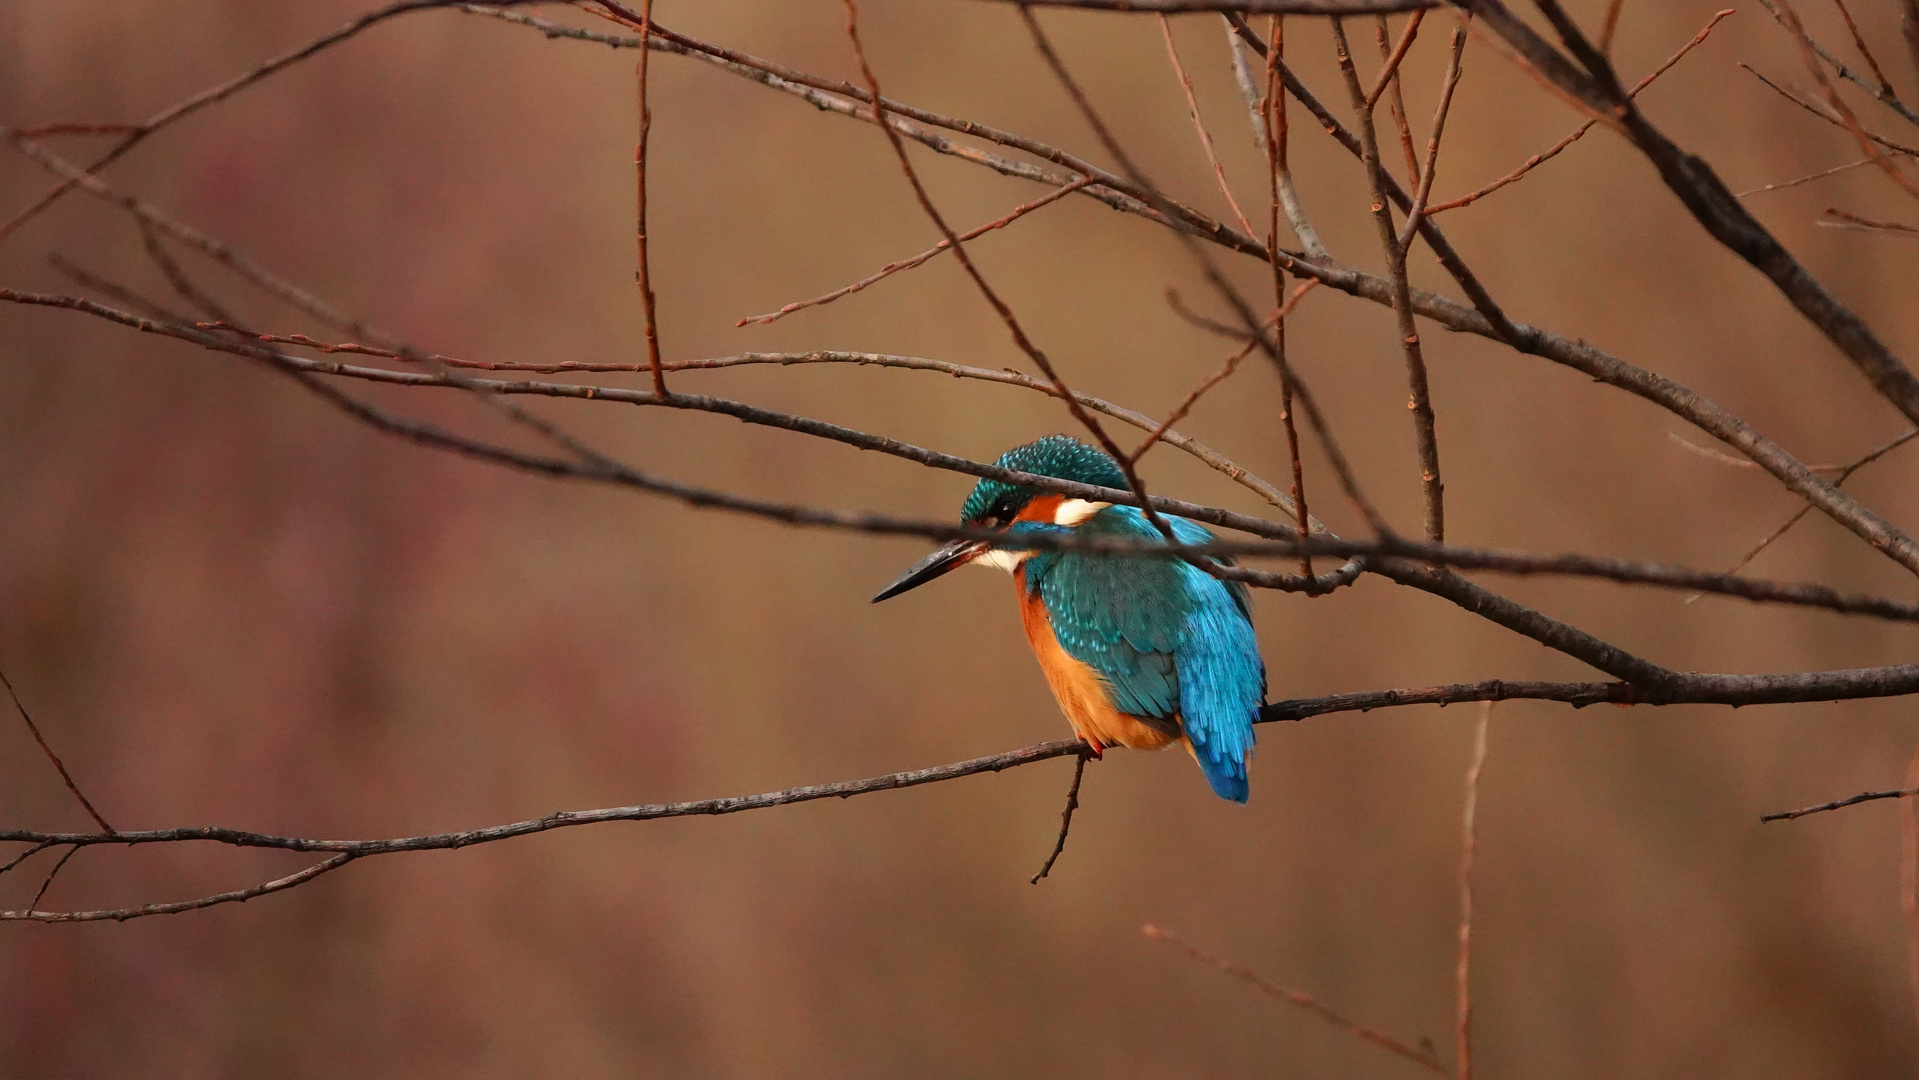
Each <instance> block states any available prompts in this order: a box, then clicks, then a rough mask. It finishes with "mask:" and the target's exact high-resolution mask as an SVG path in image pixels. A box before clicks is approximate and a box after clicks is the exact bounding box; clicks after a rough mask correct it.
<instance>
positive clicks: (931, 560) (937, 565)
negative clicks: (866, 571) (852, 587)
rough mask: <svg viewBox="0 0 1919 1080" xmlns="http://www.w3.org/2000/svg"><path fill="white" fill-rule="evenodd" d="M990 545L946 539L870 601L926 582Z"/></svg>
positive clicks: (965, 562)
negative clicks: (945, 541)
mask: <svg viewBox="0 0 1919 1080" xmlns="http://www.w3.org/2000/svg"><path fill="white" fill-rule="evenodd" d="M991 546H992V545H991V544H989V543H987V542H986V541H984V540H951V541H948V542H947V543H945V544H942V545H940V547H939V549H938V550H936V551H934V552H933V553H932V554H931V555H928V556H927V557H926V558H924V559H921V560H920V561H919V562H916V563H914V564H913V565H912V567H911V568H910V569H908V570H907V571H906V573H904V574H901V575H900V576H899V577H898V578H896V579H894V581H893V583H892V584H891V585H888V586H887V587H886V588H884V589H881V590H880V591H879V593H878V595H876V596H874V597H873V600H872V602H873V603H875V604H877V603H879V602H880V601H881V600H886V599H890V598H892V597H895V596H898V595H899V594H901V593H903V592H905V591H906V590H908V589H913V588H918V587H919V586H921V585H924V584H926V583H927V582H929V581H931V580H933V579H934V578H936V577H939V576H940V575H941V574H944V573H946V572H947V571H949V570H952V569H955V568H957V567H961V566H965V565H966V564H967V563H969V562H972V561H973V560H974V559H975V558H977V557H978V556H979V555H980V554H981V553H982V552H984V551H985V550H986V549H987V548H989V547H991Z"/></svg>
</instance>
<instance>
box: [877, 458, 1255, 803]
mask: <svg viewBox="0 0 1919 1080" xmlns="http://www.w3.org/2000/svg"><path fill="white" fill-rule="evenodd" d="M995 464H996V465H998V466H999V467H1000V468H1002V469H1013V470H1017V471H1019V472H1026V473H1034V474H1036V475H1039V476H1052V477H1057V478H1059V479H1061V480H1071V481H1074V482H1077V483H1081V484H1092V485H1097V486H1100V487H1109V488H1120V489H1122V490H1123V489H1125V488H1126V477H1125V474H1124V473H1122V472H1121V471H1120V468H1119V466H1118V464H1116V463H1115V462H1114V461H1113V459H1112V458H1110V457H1108V456H1107V455H1106V454H1104V453H1102V452H1101V451H1099V450H1097V449H1095V448H1093V447H1091V446H1088V445H1087V444H1085V443H1083V442H1081V441H1079V440H1078V439H1074V438H1071V437H1069V436H1065V435H1049V436H1047V437H1046V438H1043V439H1040V440H1038V441H1037V442H1031V443H1027V444H1026V445H1025V446H1019V447H1015V448H1013V449H1011V450H1008V451H1007V452H1006V453H1005V454H1004V455H1002V456H1001V457H1000V459H999V460H998V461H997V462H995ZM1161 516H1162V517H1163V518H1164V520H1165V521H1166V522H1167V523H1168V524H1169V525H1171V526H1172V529H1173V534H1174V535H1175V536H1176V537H1177V538H1178V539H1179V540H1180V542H1181V543H1187V544H1202V543H1206V542H1207V541H1210V540H1211V539H1213V534H1212V533H1210V532H1208V531H1207V530H1206V529H1204V528H1202V527H1201V526H1199V525H1197V524H1195V523H1193V522H1191V521H1188V520H1186V519H1185V518H1179V517H1173V516H1171V515H1161ZM960 521H961V523H962V524H964V525H968V526H973V527H978V528H987V529H998V530H1002V531H1003V532H1005V533H1006V535H1007V537H1008V538H1009V540H1016V539H1017V538H1019V537H1024V536H1036V535H1041V534H1069V535H1079V536H1110V537H1140V538H1146V539H1154V540H1162V539H1163V535H1162V534H1161V533H1160V531H1159V530H1158V529H1157V528H1155V527H1154V526H1153V524H1152V522H1150V521H1148V520H1147V518H1146V515H1145V514H1144V513H1142V512H1141V511H1140V510H1138V509H1136V508H1134V507H1131V506H1115V505H1113V504H1112V503H1103V502H1088V501H1086V500H1083V499H1068V498H1065V497H1064V496H1061V495H1058V494H1053V493H1042V492H1039V491H1036V490H1034V489H1032V488H1030V487H1021V486H1017V485H1014V484H1007V483H1002V482H1000V481H998V480H981V481H980V482H979V483H978V484H976V485H975V486H974V488H973V493H972V494H971V495H970V496H968V497H967V499H966V504H965V505H964V506H962V507H961V508H960ZM967 563H978V564H981V565H986V566H997V567H999V568H1001V569H1003V570H1008V571H1010V572H1011V573H1012V575H1013V591H1014V593H1015V595H1017V597H1018V598H1019V610H1020V617H1021V620H1022V621H1023V622H1024V623H1025V626H1026V639H1027V641H1028V642H1030V643H1031V644H1032V646H1033V652H1034V654H1035V655H1037V656H1038V657H1039V664H1040V669H1041V670H1042V671H1044V672H1045V673H1046V682H1047V684H1048V685H1049V686H1051V687H1052V689H1053V696H1054V697H1055V698H1057V699H1058V700H1059V706H1060V709H1061V710H1063V711H1064V712H1065V713H1066V719H1067V720H1069V721H1071V723H1072V725H1073V731H1074V733H1075V734H1077V735H1078V736H1079V737H1080V738H1082V739H1084V740H1085V741H1086V742H1087V743H1088V744H1089V745H1091V746H1092V748H1093V753H1094V754H1095V755H1096V756H1097V755H1098V754H1099V753H1100V751H1102V750H1103V749H1105V748H1106V747H1108V746H1125V747H1130V748H1132V749H1135V750H1158V749H1160V748H1162V747H1165V746H1167V745H1169V744H1171V743H1175V742H1177V743H1179V744H1180V745H1182V746H1184V747H1185V748H1186V749H1187V751H1188V752H1189V753H1191V754H1192V755H1193V760H1194V761H1196V762H1198V763H1199V769H1200V772H1202V773H1204V774H1205V775H1206V782H1207V783H1209V784H1211V785H1212V788H1213V791H1214V793H1215V794H1217V795H1219V796H1220V797H1221V798H1223V799H1231V800H1233V801H1234V802H1242V803H1243V802H1245V801H1246V794H1247V783H1246V758H1247V755H1248V754H1249V753H1251V751H1252V748H1253V722H1254V720H1255V719H1256V718H1257V717H1258V715H1259V709H1260V706H1261V705H1263V704H1264V703H1265V701H1266V665H1265V663H1264V662H1263V661H1261V660H1260V657H1259V643H1258V642H1257V641H1256V640H1255V639H1254V637H1253V624H1252V622H1251V619H1250V607H1251V602H1250V598H1249V597H1248V595H1247V591H1246V587H1245V586H1244V585H1241V584H1239V583H1238V582H1227V581H1221V580H1220V579H1218V578H1216V577H1213V576H1212V575H1210V574H1208V573H1206V572H1205V571H1204V570H1201V569H1199V568H1198V567H1195V566H1193V565H1191V564H1190V563H1187V562H1184V561H1182V560H1180V559H1178V558H1174V557H1172V556H1127V555H1118V554H1100V553H1095V552H1088V551H1070V550H1028V551H1021V550H1019V547H1018V545H1017V543H1010V544H1008V546H1004V547H995V546H993V544H991V543H989V542H986V541H980V540H955V541H953V542H951V543H949V544H946V545H945V546H943V547H941V548H940V549H939V550H937V551H935V552H933V553H932V554H931V555H928V556H927V557H926V558H924V559H922V560H920V562H919V563H917V564H916V565H914V566H913V567H912V569H910V570H908V571H906V573H904V574H902V575H900V577H899V579H898V580H896V581H894V582H893V583H892V584H891V585H888V586H887V587H886V588H884V589H881V590H880V592H879V595H877V596H875V597H873V603H876V604H877V603H879V602H880V601H881V600H885V599H888V598H889V597H894V596H898V595H899V594H900V593H903V592H905V591H906V590H908V589H911V588H914V587H916V586H919V585H924V584H925V583H927V582H929V581H931V580H933V579H934V578H936V577H939V576H940V575H941V574H944V573H946V572H947V571H949V570H952V569H954V568H956V567H960V566H964V565H966V564H967Z"/></svg>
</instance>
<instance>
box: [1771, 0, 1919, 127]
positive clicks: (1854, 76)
mask: <svg viewBox="0 0 1919 1080" xmlns="http://www.w3.org/2000/svg"><path fill="white" fill-rule="evenodd" d="M1759 4H1760V6H1761V7H1763V8H1765V9H1766V11H1767V13H1768V14H1770V15H1771V16H1772V17H1773V19H1774V20H1775V21H1777V22H1778V23H1779V25H1781V26H1784V27H1785V28H1786V29H1787V30H1788V31H1790V32H1791V33H1792V34H1793V35H1794V36H1795V37H1797V38H1798V39H1799V41H1800V44H1802V45H1804V46H1806V47H1807V48H1810V49H1811V50H1812V51H1813V52H1814V53H1815V54H1817V55H1818V56H1819V58H1820V59H1822V60H1824V61H1825V62H1826V63H1828V64H1831V65H1832V70H1833V71H1834V72H1835V73H1836V74H1838V76H1839V77H1840V78H1842V79H1845V80H1846V81H1847V82H1850V83H1854V84H1856V85H1858V86H1859V87H1860V88H1862V89H1864V90H1865V91H1866V92H1868V93H1870V94H1871V95H1872V96H1873V98H1874V100H1876V101H1878V102H1879V103H1880V104H1882V105H1884V106H1886V107H1887V108H1888V109H1891V110H1892V111H1893V112H1896V113H1898V114H1899V115H1900V116H1901V117H1902V118H1904V119H1905V121H1906V122H1907V123H1909V124H1919V112H1914V111H1913V110H1912V109H1911V108H1909V107H1908V106H1907V105H1906V103H1905V102H1903V101H1901V100H1899V97H1898V95H1896V94H1894V93H1893V91H1892V86H1891V84H1889V83H1887V82H1886V81H1885V78H1884V77H1883V76H1881V77H1880V79H1879V84H1878V85H1877V86H1875V85H1873V84H1872V83H1870V82H1867V81H1866V78H1865V76H1863V75H1861V74H1859V73H1858V72H1857V71H1854V70H1853V69H1852V68H1851V67H1850V66H1849V65H1847V64H1846V63H1845V62H1844V61H1842V60H1840V59H1839V58H1838V57H1837V56H1834V55H1833V54H1832V51H1831V50H1830V49H1827V48H1826V47H1825V46H1824V45H1821V44H1820V43H1819V42H1818V41H1817V40H1815V39H1814V38H1813V36H1812V35H1811V34H1808V33H1806V30H1805V27H1804V26H1800V25H1796V24H1797V22H1798V19H1797V17H1796V16H1794V17H1791V18H1788V16H1787V14H1786V13H1785V12H1783V11H1782V10H1781V9H1780V7H1779V5H1777V4H1776V3H1774V0H1759ZM1846 21H1847V22H1848V23H1850V22H1851V21H1852V20H1851V16H1850V15H1848V16H1847V20H1846Z"/></svg>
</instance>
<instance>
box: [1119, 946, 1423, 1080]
mask: <svg viewBox="0 0 1919 1080" xmlns="http://www.w3.org/2000/svg"><path fill="white" fill-rule="evenodd" d="M1140 933H1142V934H1145V935H1146V938H1147V940H1149V941H1158V942H1162V943H1164V944H1167V945H1171V946H1172V947H1173V948H1175V949H1178V950H1179V951H1180V952H1182V953H1185V954H1186V956H1187V957H1188V958H1190V959H1193V960H1196V961H1198V962H1199V963H1202V964H1205V965H1207V966H1209V967H1215V968H1218V969H1219V970H1220V971H1222V972H1224V973H1226V974H1227V975H1230V976H1232V977H1233V978H1235V979H1238V980H1239V981H1241V982H1243V983H1245V984H1247V985H1248V986H1251V987H1252V988H1253V989H1255V990H1258V991H1259V992H1260V993H1262V994H1265V995H1266V996H1267V997H1270V998H1273V999H1275V1000H1277V1001H1283V1002H1285V1003H1286V1004H1288V1005H1291V1006H1292V1007H1294V1008H1296V1009H1300V1010H1302V1011H1304V1012H1306V1013H1309V1014H1311V1015H1313V1016H1315V1017H1318V1018H1319V1019H1321V1020H1324V1021H1325V1022H1326V1023H1328V1024H1331V1025H1333V1026H1334V1027H1336V1028H1339V1029H1340V1030H1342V1031H1345V1032H1347V1033H1349V1034H1351V1035H1352V1036H1354V1037H1355V1038H1358V1039H1360V1040H1362V1041H1364V1042H1369V1043H1372V1044H1373V1045H1374V1046H1377V1047H1379V1048H1380V1049H1382V1050H1385V1051H1386V1052H1387V1053H1390V1054H1397V1055H1398V1056H1400V1057H1402V1058H1405V1059H1406V1060H1407V1061H1410V1062H1412V1063H1413V1064H1415V1065H1418V1066H1420V1067H1421V1068H1423V1069H1425V1070H1426V1071H1427V1072H1430V1073H1432V1074H1434V1075H1435V1076H1445V1075H1446V1067H1445V1066H1444V1065H1441V1064H1440V1063H1439V1061H1438V1059H1436V1058H1434V1057H1433V1055H1432V1053H1431V1052H1430V1051H1427V1050H1421V1049H1415V1048H1414V1047H1412V1046H1409V1045H1408V1044H1406V1043H1405V1042H1403V1041H1401V1040H1399V1039H1395V1038H1393V1037H1392V1036H1391V1035H1388V1034H1386V1033H1385V1032H1383V1031H1378V1030H1376V1029H1374V1028H1369V1027H1366V1026H1365V1025H1363V1024H1359V1023H1356V1022H1354V1021H1352V1020H1348V1019H1347V1018H1346V1017H1345V1016H1343V1015H1341V1014H1339V1013H1337V1012H1334V1011H1333V1010H1332V1009H1329V1008H1327V1007H1326V1006H1325V1005H1322V1004H1321V1003H1320V1001H1319V999H1318V998H1315V997H1313V996H1312V995H1311V994H1308V993H1306V992H1305V991H1303V990H1294V989H1292V988H1291V987H1286V986H1279V985H1276V984H1274V983H1270V982H1267V981H1266V980H1265V979H1264V978H1262V977H1261V976H1260V975H1259V973H1258V972H1255V971H1254V970H1253V969H1251V968H1249V967H1247V966H1246V965H1244V964H1239V963H1235V962H1233V961H1231V960H1226V959H1223V958H1221V957H1217V956H1214V955H1212V954H1211V953H1208V952H1202V951H1201V950H1199V949H1197V948H1195V947H1193V946H1192V945H1191V944H1189V943H1188V942H1187V941H1186V939H1185V938H1183V937H1180V936H1179V935H1178V934H1175V933H1174V932H1172V931H1171V930H1168V929H1165V928H1164V927H1160V926H1155V925H1153V924H1152V923H1147V924H1146V925H1145V926H1142V927H1140Z"/></svg>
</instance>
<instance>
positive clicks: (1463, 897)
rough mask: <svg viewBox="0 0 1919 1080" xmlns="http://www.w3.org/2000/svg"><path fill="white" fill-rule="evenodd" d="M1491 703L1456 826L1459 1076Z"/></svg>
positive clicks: (1467, 1025)
mask: <svg viewBox="0 0 1919 1080" xmlns="http://www.w3.org/2000/svg"><path fill="white" fill-rule="evenodd" d="M1492 719H1493V703H1492V702H1490V701H1488V702H1486V703H1484V704H1483V705H1481V706H1480V707H1479V724H1478V727H1477V728H1476V729H1475V733H1474V735H1473V759H1472V764H1470V765H1468V766H1466V800H1465V808H1464V809H1463V810H1462V811H1461V815H1460V826H1459V953H1458V958H1457V959H1456V960H1455V962H1454V964H1453V1038H1454V1039H1455V1044H1454V1048H1455V1052H1456V1053H1457V1055H1458V1065H1456V1066H1455V1067H1454V1069H1453V1075H1454V1076H1456V1077H1458V1078H1459V1080H1472V1077H1473V982H1472V973H1473V857H1474V855H1475V854H1476V853H1477V851H1478V848H1479V822H1478V814H1479V774H1480V773H1481V772H1482V771H1483V770H1484V769H1485V768H1486V734H1487V730H1488V728H1489V727H1490V726H1491V724H1492Z"/></svg>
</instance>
